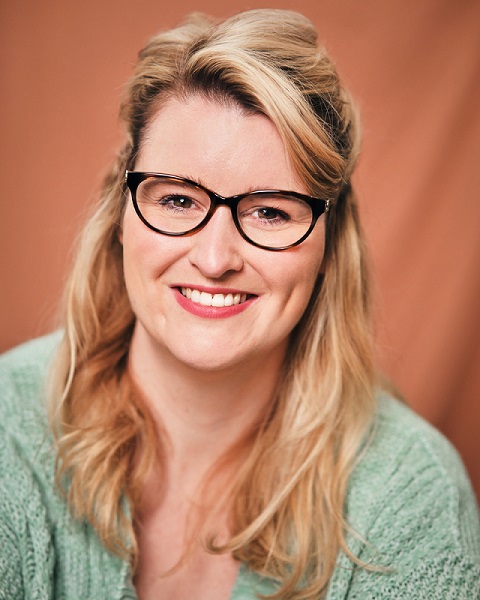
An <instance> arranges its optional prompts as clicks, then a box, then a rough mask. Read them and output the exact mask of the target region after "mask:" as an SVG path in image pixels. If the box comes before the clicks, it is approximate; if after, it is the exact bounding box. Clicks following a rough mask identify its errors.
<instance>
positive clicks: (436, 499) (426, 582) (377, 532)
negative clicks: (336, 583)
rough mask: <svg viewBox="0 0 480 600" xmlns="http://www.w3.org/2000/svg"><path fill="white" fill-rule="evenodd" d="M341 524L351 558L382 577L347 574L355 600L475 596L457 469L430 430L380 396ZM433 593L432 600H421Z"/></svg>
mask: <svg viewBox="0 0 480 600" xmlns="http://www.w3.org/2000/svg"><path fill="white" fill-rule="evenodd" d="M347 518H348V522H349V524H350V525H351V526H352V528H353V530H354V531H355V532H356V534H358V536H357V535H356V534H353V535H352V536H351V543H350V547H351V549H352V550H353V552H354V553H355V554H356V555H357V556H358V557H359V558H360V559H361V560H363V561H365V562H367V563H369V564H373V565H376V566H380V567H384V568H386V569H387V571H385V570H384V571H382V572H377V573H372V571H368V570H366V569H355V570H354V572H353V575H352V582H353V583H354V584H355V585H354V586H353V588H351V589H352V590H354V589H359V590H360V596H358V597H362V596H361V594H367V595H368V594H370V596H368V597H371V598H376V597H379V598H380V597H381V598H390V597H392V598H393V597H395V598H407V597H414V596H415V597H417V598H427V597H444V595H443V594H445V593H447V591H450V592H451V591H453V590H455V589H456V590H457V593H458V596H455V597H458V598H463V597H465V598H471V597H476V596H474V595H472V594H475V593H476V594H478V593H480V583H479V580H480V567H479V564H480V523H479V514H478V507H477V503H476V500H475V497H474V494H473V491H472V488H471V485H470V482H469V480H468V477H467V475H466V473H465V470H464V467H463V464H462V462H461V460H460V458H459V456H458V454H457V452H456V451H455V450H454V448H453V447H452V446H451V444H450V443H449V442H448V441H447V440H446V439H445V438H444V437H443V436H442V435H441V434H440V433H439V432H438V431H437V430H435V429H434V428H433V427H432V426H431V425H429V424H428V423H427V422H426V421H424V420H423V419H422V418H421V417H419V416H418V415H416V414H415V413H414V412H413V411H412V410H410V409H409V408H408V407H407V406H405V405H403V404H402V403H400V402H398V401H397V400H395V399H393V398H391V397H389V396H387V395H380V396H379V398H378V410H377V414H376V419H375V426H374V427H373V429H372V436H371V437H370V440H369V442H368V444H367V445H366V448H365V450H364V452H363V454H362V456H361V459H360V461H359V463H358V465H357V467H356V469H355V471H354V473H353V475H352V477H351V481H350V488H349V494H348V502H347ZM370 585H374V586H378V587H375V588H370V587H369V586H370ZM356 586H357V587H356ZM412 586H413V587H412ZM442 586H444V587H442ZM374 589H376V590H377V591H378V590H382V591H381V593H380V595H378V596H377V595H375V593H374ZM389 590H390V591H391V595H389V593H390V592H389ZM415 590H416V591H415ZM422 590H423V591H422ZM434 590H437V592H438V593H439V594H440V595H439V596H429V595H428V594H430V593H433V591H434ZM475 590H476V591H475ZM409 593H411V594H414V596H409V595H408V594H409ZM395 594H396V595H395ZM402 594H403V595H402ZM405 594H406V595H405ZM462 594H464V595H462ZM348 597H349V598H350V597H351V598H354V597H357V596H355V595H354V594H353V595H352V594H350V595H349V596H348ZM365 597H366V596H365Z"/></svg>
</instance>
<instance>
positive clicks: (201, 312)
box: [172, 288, 257, 319]
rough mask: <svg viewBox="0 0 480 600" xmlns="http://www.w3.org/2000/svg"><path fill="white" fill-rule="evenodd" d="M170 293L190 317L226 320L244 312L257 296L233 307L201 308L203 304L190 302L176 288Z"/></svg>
mask: <svg viewBox="0 0 480 600" xmlns="http://www.w3.org/2000/svg"><path fill="white" fill-rule="evenodd" d="M172 291H173V295H174V297H175V300H176V301H177V302H178V303H179V304H180V306H181V307H182V308H184V309H185V310H186V311H188V312H189V313H191V314H192V315H195V316H196V317H202V318H204V319H226V318H228V317H234V316H235V315H239V314H240V313H242V312H243V311H244V310H246V309H247V308H248V307H249V306H251V305H252V304H253V302H255V300H256V299H257V296H252V297H251V298H248V299H247V300H245V302H241V303H240V304H235V305H233V306H203V304H198V303H197V302H192V301H191V300H189V299H188V298H186V297H185V296H184V295H183V294H182V293H181V292H180V290H178V289H177V288H172Z"/></svg>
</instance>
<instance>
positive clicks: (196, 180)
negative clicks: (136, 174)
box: [169, 173, 304, 196]
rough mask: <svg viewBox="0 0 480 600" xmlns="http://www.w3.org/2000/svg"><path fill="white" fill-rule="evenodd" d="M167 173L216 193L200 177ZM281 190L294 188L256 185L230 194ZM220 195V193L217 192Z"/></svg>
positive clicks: (290, 190) (289, 190)
mask: <svg viewBox="0 0 480 600" xmlns="http://www.w3.org/2000/svg"><path fill="white" fill-rule="evenodd" d="M169 175H176V176H177V177H183V179H190V181H193V182H194V183H198V184H199V185H201V186H203V187H205V188H207V190H210V191H212V192H215V193H216V194H218V192H217V191H216V190H212V189H211V188H210V187H209V186H208V185H207V184H206V183H205V182H204V181H203V180H202V179H201V178H200V177H192V176H191V175H184V174H181V175H180V174H178V173H169ZM279 189H281V190H283V191H286V192H287V191H288V192H295V190H292V189H285V188H279V187H278V186H272V185H257V186H249V187H247V188H246V189H245V190H243V191H242V192H237V193H236V194H232V196H236V195H240V194H250V193H251V192H258V191H261V190H279ZM295 193H299V194H302V193H304V192H295ZM219 195H220V196H221V195H222V194H219Z"/></svg>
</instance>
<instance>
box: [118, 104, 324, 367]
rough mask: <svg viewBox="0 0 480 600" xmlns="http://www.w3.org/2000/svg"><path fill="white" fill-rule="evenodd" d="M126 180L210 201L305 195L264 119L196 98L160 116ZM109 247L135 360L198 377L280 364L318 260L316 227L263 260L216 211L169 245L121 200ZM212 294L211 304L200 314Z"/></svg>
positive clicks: (225, 213)
mask: <svg viewBox="0 0 480 600" xmlns="http://www.w3.org/2000/svg"><path fill="white" fill-rule="evenodd" d="M135 170H136V171H153V172H159V173H167V174H171V175H179V176H182V177H185V178H188V179H191V180H194V181H196V182H198V183H201V184H202V185H204V186H206V187H207V188H209V189H211V190H214V191H216V192H218V193H219V194H221V195H222V196H231V195H234V194H241V193H244V192H247V191H251V190H256V189H283V190H290V191H297V192H302V193H308V192H307V190H306V188H305V187H304V185H303V184H302V182H301V181H300V180H299V178H298V176H297V175H296V173H295V171H294V170H293V168H292V165H291V163H290V160H289V158H288V156H287V153H286V151H285V147H284V144H283V142H282V140H281V138H280V136H279V133H278V131H277V130H276V128H275V126H274V125H273V123H272V122H271V121H270V120H269V119H268V118H266V117H264V116H262V115H251V114H248V113H245V112H244V111H242V109H241V108H239V107H238V106H236V105H234V104H230V105H225V104H221V103H217V102H214V101H212V100H207V99H206V98H203V97H201V96H192V97H190V98H189V99H188V100H187V101H185V100H176V99H172V100H170V101H168V102H167V103H166V104H164V105H163V106H162V107H161V109H160V110H159V112H158V113H157V114H156V116H155V117H154V118H153V119H152V121H151V123H150V126H149V127H148V130H147V132H146V135H145V136H144V140H143V143H142V146H141V148H140V152H139V155H138V158H137V161H136V163H135ZM121 240H122V243H123V253H124V270H125V281H126V286H127V291H128V294H129V298H130V301H131V304H132V308H133V311H134V313H135V315H136V317H137V320H136V326H135V327H136V331H135V336H134V342H135V344H134V347H133V350H134V351H135V352H151V351H152V350H153V351H154V352H155V353H157V354H158V355H160V356H161V355H164V356H167V355H168V358H169V359H173V360H174V361H180V362H181V363H183V364H186V365H189V366H190V367H193V368H196V369H201V370H221V369H228V368H230V367H237V366H239V365H242V364H243V365H247V366H248V365H252V366H255V368H258V367H259V366H261V365H265V366H266V365H268V364H271V359H272V357H277V358H279V359H280V360H281V358H282V357H283V355H284V353H285V350H286V346H287V342H288V338H289V335H290V333H291V331H292V329H293V328H294V327H295V325H296V324H297V323H298V321H299V319H300V317H301V316H302V314H303V312H304V310H305V308H306V306H307V304H308V301H309V299H310V296H311V294H312V290H313V286H314V283H315V280H316V278H317V275H318V273H319V270H320V268H321V264H322V259H323V249H324V217H323V216H322V217H321V218H320V219H319V221H318V222H317V224H316V226H315V228H314V230H313V231H312V233H311V234H310V236H309V237H308V238H307V239H306V240H305V241H304V242H303V243H302V244H300V245H299V246H296V247H294V248H290V249H288V250H285V251H281V252H272V251H268V250H263V249H261V248H257V247H255V246H252V245H251V244H249V243H248V242H247V241H245V240H244V239H243V238H242V237H241V236H240V234H239V233H238V231H237V230H236V228H235V225H234V223H233V220H232V216H231V212H230V209H229V208H228V207H226V206H220V207H218V208H217V210H216V212H215V214H214V215H213V217H212V219H211V220H210V221H209V223H208V224H207V225H206V226H205V227H204V228H203V229H202V230H200V231H199V232H198V233H196V234H194V235H189V236H184V237H169V236H166V235H162V234H159V233H156V232H154V231H152V230H150V229H149V228H148V227H146V226H145V225H144V224H143V223H142V222H141V221H140V219H139V218H138V216H137V215H136V213H135V211H134V208H133V206H132V203H131V202H129V203H128V205H127V208H126V210H125V215H124V220H123V229H122V234H121ZM212 296H215V298H214V304H218V305H219V306H206V305H205V303H208V301H209V300H210V299H211V297H212ZM238 300H240V302H239V303H238V304H237V303H236V302H238ZM232 302H233V305H231V306H224V304H227V305H228V304H231V303H232ZM260 361H261V362H260Z"/></svg>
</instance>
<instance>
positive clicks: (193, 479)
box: [130, 328, 285, 491]
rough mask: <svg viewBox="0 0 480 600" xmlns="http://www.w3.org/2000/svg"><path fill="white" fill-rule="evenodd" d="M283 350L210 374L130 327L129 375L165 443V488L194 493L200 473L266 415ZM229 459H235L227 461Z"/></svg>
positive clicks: (280, 364)
mask: <svg viewBox="0 0 480 600" xmlns="http://www.w3.org/2000/svg"><path fill="white" fill-rule="evenodd" d="M284 353H285V348H284V347H282V348H278V349H277V350H276V351H274V352H271V353H269V354H268V356H265V357H262V359H260V358H259V357H254V358H253V359H250V360H248V361H245V362H244V363H242V364H240V365H239V364H236V365H235V366H234V367H228V368H224V369H220V370H215V371H208V370H204V369H196V368H194V367H192V366H189V365H186V364H184V363H182V362H179V361H177V360H176V359H175V357H174V356H172V355H171V354H169V353H168V352H166V351H165V349H164V348H163V347H160V346H158V345H156V344H155V342H154V341H152V340H151V338H147V337H146V334H145V333H144V332H142V331H139V329H138V328H136V330H135V333H134V336H133V339H132V344H131V352H130V372H131V375H132V377H133V380H134V382H135V384H136V386H137V387H138V389H139V392H140V393H141V394H142V395H143V397H144V399H145V401H146V403H147V405H148V407H149V408H150V410H151V411H152V415H153V418H154V420H155V422H156V423H157V425H158V429H159V432H160V435H161V436H162V439H163V440H166V445H165V459H166V472H167V473H168V479H169V486H170V485H172V484H173V482H174V481H178V480H182V483H181V485H182V487H184V488H188V489H189V490H190V491H192V490H194V489H196V488H197V486H198V484H199V483H200V482H201V480H202V479H203V477H204V475H205V474H206V472H207V471H208V470H209V469H210V468H211V467H212V466H213V465H214V464H215V463H216V462H217V461H218V459H219V458H220V457H222V455H224V454H225V453H226V452H227V451H228V450H229V449H230V448H232V447H233V446H234V445H235V444H236V443H237V442H240V441H241V440H242V439H243V438H245V436H247V435H248V433H249V432H250V431H252V429H253V428H254V427H255V425H256V424H258V423H259V422H261V420H262V419H263V418H264V416H265V415H266V414H267V412H268V410H269V408H270V407H271V403H272V401H273V400H274V397H275V390H276V386H277V382H278V379H279V377H280V373H281V369H282V364H283V359H284ZM233 460H235V458H234V457H233Z"/></svg>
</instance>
